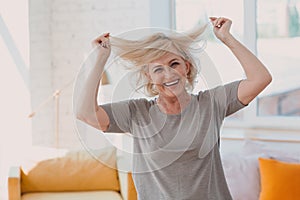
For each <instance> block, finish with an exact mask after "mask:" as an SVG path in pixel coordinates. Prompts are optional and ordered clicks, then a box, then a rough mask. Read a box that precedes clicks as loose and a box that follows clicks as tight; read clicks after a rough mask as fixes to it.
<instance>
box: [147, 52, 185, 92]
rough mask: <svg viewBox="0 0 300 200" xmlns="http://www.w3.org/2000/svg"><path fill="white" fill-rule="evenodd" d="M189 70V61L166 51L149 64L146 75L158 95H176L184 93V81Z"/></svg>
mask: <svg viewBox="0 0 300 200" xmlns="http://www.w3.org/2000/svg"><path fill="white" fill-rule="evenodd" d="M189 70H190V64H189V62H187V61H185V60H183V59H182V58H181V57H180V56H178V55H175V54H173V53H167V54H165V55H164V56H162V57H160V58H159V59H156V60H154V61H152V62H151V63H150V64H149V66H148V73H147V77H148V79H149V81H150V82H152V83H153V84H154V85H155V87H156V90H157V91H158V93H159V95H160V96H165V97H178V96H180V95H181V94H184V93H186V90H185V83H186V80H187V73H188V72H189Z"/></svg>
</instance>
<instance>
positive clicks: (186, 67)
mask: <svg viewBox="0 0 300 200" xmlns="http://www.w3.org/2000/svg"><path fill="white" fill-rule="evenodd" d="M185 69H186V74H188V73H189V72H190V70H191V63H190V62H189V61H185Z"/></svg>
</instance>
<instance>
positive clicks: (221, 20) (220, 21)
mask: <svg viewBox="0 0 300 200" xmlns="http://www.w3.org/2000/svg"><path fill="white" fill-rule="evenodd" d="M226 20H227V19H226V18H224V17H219V18H218V19H217V20H216V21H215V24H214V25H215V27H218V28H221V27H222V26H223V24H224V23H225V22H226Z"/></svg>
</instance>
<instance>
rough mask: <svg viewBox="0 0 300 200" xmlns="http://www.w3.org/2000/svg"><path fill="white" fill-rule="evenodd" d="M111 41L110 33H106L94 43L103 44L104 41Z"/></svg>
mask: <svg viewBox="0 0 300 200" xmlns="http://www.w3.org/2000/svg"><path fill="white" fill-rule="evenodd" d="M108 39H109V33H104V34H102V35H100V36H99V37H97V38H96V39H95V40H94V41H95V42H96V43H101V42H104V41H107V40H108Z"/></svg>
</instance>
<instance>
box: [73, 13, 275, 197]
mask: <svg viewBox="0 0 300 200" xmlns="http://www.w3.org/2000/svg"><path fill="white" fill-rule="evenodd" d="M210 20H211V23H212V25H213V31H214V33H215V35H216V37H217V38H218V39H219V40H221V41H222V42H223V43H224V44H225V45H226V46H227V47H228V48H229V49H230V50H231V51H232V53H233V54H234V55H235V56H236V58H237V59H238V60H239V62H240V64H241V66H242V67H243V69H244V71H245V74H246V79H244V80H240V81H234V82H231V83H228V84H226V85H220V86H218V87H215V88H213V89H209V90H206V91H201V92H199V93H198V94H197V95H193V94H190V93H189V90H188V89H189V88H190V89H191V88H192V87H193V83H194V79H195V76H196V73H197V70H196V66H195V62H194V59H193V57H192V55H191V53H190V52H189V49H188V47H189V46H191V45H193V41H195V40H196V39H197V38H198V37H199V36H201V34H202V32H203V31H204V29H198V30H196V31H193V32H190V33H189V34H188V37H180V36H172V35H171V36H165V35H164V34H153V35H152V36H151V37H148V38H146V39H142V40H139V41H130V40H124V39H118V38H114V37H110V36H109V34H103V35H101V36H100V37H99V38H97V39H96V40H95V41H93V44H96V45H99V44H100V45H99V48H100V50H99V51H100V53H99V57H98V60H97V64H96V65H95V67H94V68H93V69H92V71H91V72H90V75H89V78H88V80H87V82H86V83H85V85H84V89H83V91H84V92H83V97H84V98H83V99H82V100H81V101H80V107H79V109H78V110H77V117H78V119H80V120H82V121H84V122H86V123H88V124H90V125H91V126H94V127H96V128H98V129H100V130H102V131H105V132H129V133H131V135H132V136H133V138H134V155H133V179H134V183H135V187H136V190H137V193H138V199H206V200H207V199H209V200H210V199H215V200H220V199H226V200H227V199H232V197H231V195H230V192H229V190H228V188H227V184H226V180H225V177H224V173H223V169H222V165H221V159H220V152H219V132H220V128H221V125H222V121H223V119H224V118H225V117H226V116H228V115H230V114H232V113H234V112H236V111H238V110H239V109H241V108H243V107H245V106H246V105H248V104H249V103H250V102H251V101H252V100H253V99H254V98H255V97H256V96H257V95H258V94H259V93H260V92H261V91H262V90H263V89H264V88H265V87H267V85H268V84H269V83H270V82H271V80H272V77H271V75H270V73H269V72H268V70H267V69H266V68H265V66H264V65H263V64H262V63H261V62H260V61H259V60H258V59H257V58H256V57H255V56H254V55H253V54H252V53H251V52H250V51H249V50H248V49H247V48H246V47H244V46H243V45H242V44H241V43H240V42H238V41H237V40H236V39H235V38H234V37H233V36H232V35H231V33H230V27H231V20H229V19H226V18H223V17H219V18H215V17H211V18H210ZM110 39H111V45H112V46H113V47H114V48H115V49H116V50H117V52H118V55H120V57H121V58H122V59H124V60H127V61H130V62H132V63H133V64H134V66H135V67H136V69H137V71H138V73H139V75H140V78H141V79H142V80H146V86H145V88H146V91H147V92H148V94H150V95H152V96H156V98H155V99H154V100H146V99H135V100H133V99H131V100H128V101H122V102H116V103H112V104H105V105H100V106H99V105H98V104H97V101H96V97H97V91H98V87H99V82H100V80H101V74H102V72H103V68H104V67H103V66H104V65H105V62H106V61H107V58H108V57H109V55H110V51H111V46H110ZM146 46H147V47H146ZM144 47H146V48H144ZM95 113H96V117H93V116H94V114H95Z"/></svg>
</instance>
